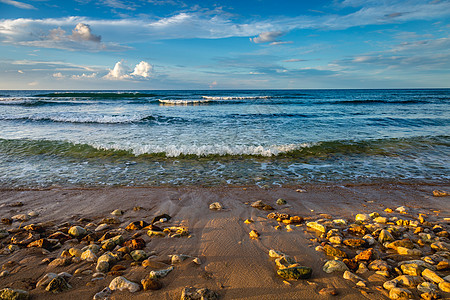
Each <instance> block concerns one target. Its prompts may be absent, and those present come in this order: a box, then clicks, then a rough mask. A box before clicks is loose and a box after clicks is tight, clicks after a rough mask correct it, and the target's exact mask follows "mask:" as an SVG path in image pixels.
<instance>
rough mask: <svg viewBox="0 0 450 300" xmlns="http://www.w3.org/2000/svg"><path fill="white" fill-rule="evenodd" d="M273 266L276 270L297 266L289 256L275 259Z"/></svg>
mask: <svg viewBox="0 0 450 300" xmlns="http://www.w3.org/2000/svg"><path fill="white" fill-rule="evenodd" d="M275 264H276V265H277V267H278V269H286V268H289V267H293V265H295V264H297V262H296V261H295V260H294V259H293V258H292V257H290V256H287V255H283V256H281V257H278V258H277V259H275Z"/></svg>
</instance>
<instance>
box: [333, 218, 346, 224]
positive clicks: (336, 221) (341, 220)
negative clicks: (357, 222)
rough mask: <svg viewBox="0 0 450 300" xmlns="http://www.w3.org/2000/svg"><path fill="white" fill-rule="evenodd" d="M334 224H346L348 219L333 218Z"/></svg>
mask: <svg viewBox="0 0 450 300" xmlns="http://www.w3.org/2000/svg"><path fill="white" fill-rule="evenodd" d="M333 224H335V225H340V226H346V225H347V221H345V220H344V219H335V220H333Z"/></svg>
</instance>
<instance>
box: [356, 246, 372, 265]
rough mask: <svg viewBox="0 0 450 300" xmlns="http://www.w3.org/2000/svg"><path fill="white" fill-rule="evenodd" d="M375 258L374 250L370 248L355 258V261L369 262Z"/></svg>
mask: <svg viewBox="0 0 450 300" xmlns="http://www.w3.org/2000/svg"><path fill="white" fill-rule="evenodd" d="M372 257H373V248H369V249H367V250H364V251H362V252H361V253H359V254H358V255H356V256H355V260H356V261H357V262H359V261H368V260H371V259H372Z"/></svg>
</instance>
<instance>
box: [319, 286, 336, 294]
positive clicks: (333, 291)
mask: <svg viewBox="0 0 450 300" xmlns="http://www.w3.org/2000/svg"><path fill="white" fill-rule="evenodd" d="M319 294H320V295H325V296H336V295H337V294H338V292H337V290H336V289H335V288H331V287H329V288H323V289H321V290H320V291H319Z"/></svg>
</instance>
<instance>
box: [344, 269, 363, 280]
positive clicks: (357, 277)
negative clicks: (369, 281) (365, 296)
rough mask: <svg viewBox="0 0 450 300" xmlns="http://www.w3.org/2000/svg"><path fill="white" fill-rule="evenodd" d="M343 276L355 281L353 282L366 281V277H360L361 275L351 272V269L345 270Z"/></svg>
mask: <svg viewBox="0 0 450 300" xmlns="http://www.w3.org/2000/svg"><path fill="white" fill-rule="evenodd" d="M342 277H343V278H344V279H347V280H351V281H353V282H358V281H364V279H362V278H361V277H359V276H358V275H356V274H353V273H352V272H350V271H345V272H344V275H343V276H342Z"/></svg>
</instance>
